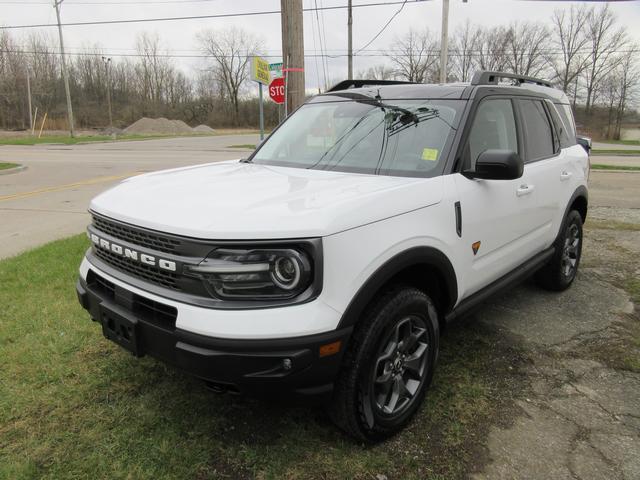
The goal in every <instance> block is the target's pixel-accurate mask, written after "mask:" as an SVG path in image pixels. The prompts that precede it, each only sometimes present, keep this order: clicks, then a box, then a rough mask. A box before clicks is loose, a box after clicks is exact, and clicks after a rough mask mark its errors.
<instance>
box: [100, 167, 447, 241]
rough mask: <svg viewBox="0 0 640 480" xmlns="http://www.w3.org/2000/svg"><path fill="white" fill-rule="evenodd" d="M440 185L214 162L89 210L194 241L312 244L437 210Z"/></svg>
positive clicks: (105, 196)
mask: <svg viewBox="0 0 640 480" xmlns="http://www.w3.org/2000/svg"><path fill="white" fill-rule="evenodd" d="M441 180H442V177H436V178H407V177H388V176H380V175H364V174H353V173H343V172H328V171H319V170H306V169H299V168H285V167H274V166H267V165H255V164H251V163H239V162H237V161H233V162H219V163H213V164H207V165H198V166H194V167H187V168H180V169H174V170H165V171H161V172H154V173H150V174H145V175H140V176H137V177H132V178H129V179H127V180H125V181H123V182H122V183H120V184H118V185H117V186H115V187H114V188H112V189H110V190H107V191H106V192H104V193H102V194H101V195H99V196H97V197H96V198H95V199H94V200H93V201H92V202H91V210H93V211H95V212H97V213H100V214H102V215H105V216H107V217H111V218H113V219H116V220H120V221H123V222H127V223H130V224H133V225H138V226H141V227H145V228H150V229H153V230H158V231H161V232H167V233H174V234H177V235H183V236H188V237H193V238H202V239H215V240H252V239H281V238H302V237H319V236H326V235H330V234H333V233H337V232H340V231H343V230H348V229H350V228H354V227H358V226H361V225H364V224H367V223H371V222H375V221H378V220H382V219H384V218H388V217H391V216H395V215H399V214H402V213H405V212H407V211H410V210H415V209H417V208H420V207H426V206H428V205H432V204H434V203H438V202H439V201H440V198H441V197H442V181H441Z"/></svg>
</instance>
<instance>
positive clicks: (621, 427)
mask: <svg viewBox="0 0 640 480" xmlns="http://www.w3.org/2000/svg"><path fill="white" fill-rule="evenodd" d="M639 212H640V210H638V209H619V208H618V209H609V208H594V209H593V210H592V211H591V212H590V216H591V218H596V219H598V220H599V221H606V222H609V223H605V224H604V227H605V228H599V225H600V224H599V223H598V221H594V222H593V223H594V225H595V227H589V226H588V224H587V229H586V231H585V243H584V250H583V262H582V266H581V271H580V274H579V277H578V279H577V281H576V283H575V284H574V285H573V286H572V288H570V289H569V290H568V291H566V292H563V293H561V294H553V293H546V292H541V291H540V290H539V289H537V288H536V287H535V286H534V285H532V284H531V283H529V284H526V285H524V286H523V287H520V288H518V289H517V290H515V291H514V292H512V293H510V294H508V295H505V296H503V297H501V298H498V299H496V300H495V301H494V302H492V303H491V305H490V306H489V307H488V308H486V309H483V310H482V311H481V312H480V313H479V314H478V315H477V316H476V317H477V320H479V321H480V322H481V323H482V324H485V325H488V326H492V327H494V328H497V329H498V331H502V332H504V333H505V335H507V336H508V337H511V338H515V339H516V340H515V342H516V343H517V344H518V345H519V346H520V347H521V348H522V349H523V352H524V356H525V357H526V362H524V364H523V365H522V366H520V367H519V372H518V373H519V374H520V375H521V376H522V385H523V386H522V392H521V395H520V397H519V398H518V399H516V400H515V402H514V403H515V407H516V409H515V412H512V413H515V415H514V417H513V418H512V420H511V422H510V423H509V425H508V426H507V427H505V426H494V427H492V428H491V429H490V431H489V435H488V438H487V449H488V455H487V457H488V463H487V464H485V465H484V466H482V467H481V468H480V469H479V471H478V472H476V473H475V474H473V476H472V477H473V478H474V479H513V478H518V479H542V478H544V479H550V478H553V479H573V480H575V479H579V480H587V479H588V480H598V479H602V480H611V479H623V480H634V479H638V478H640V396H639V395H638V392H640V362H639V361H638V359H639V358H640V326H639V325H640V316H639V315H638V311H637V309H636V308H635V306H634V303H633V299H632V295H633V296H635V298H634V299H635V301H636V302H637V301H638V286H637V284H635V283H633V282H637V279H638V277H639V276H640V262H639V261H638V255H640V216H639ZM616 221H618V222H626V224H625V225H622V226H621V225H616V228H611V222H616ZM633 285H635V287H634V286H633ZM621 287H626V290H625V289H623V288H621Z"/></svg>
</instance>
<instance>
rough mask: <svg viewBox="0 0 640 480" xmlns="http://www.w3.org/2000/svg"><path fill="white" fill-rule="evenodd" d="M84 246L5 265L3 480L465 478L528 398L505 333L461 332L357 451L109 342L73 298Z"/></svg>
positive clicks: (330, 434)
mask: <svg viewBox="0 0 640 480" xmlns="http://www.w3.org/2000/svg"><path fill="white" fill-rule="evenodd" d="M87 246H88V241H87V239H86V237H85V236H84V235H79V236H76V237H72V238H69V239H66V240H61V241H57V242H54V243H51V244H48V245H46V246H44V247H41V248H38V249H36V250H32V251H30V252H27V253H25V254H22V255H20V256H18V257H14V258H10V259H7V260H3V261H0V281H1V288H0V305H1V306H2V308H1V309H0V478H7V479H12V480H19V479H31V478H46V479H59V478H92V479H93V478H116V479H119V478H122V479H124V478H128V479H154V480H155V479H164V478H166V479H172V478H189V479H192V478H195V479H208V478H232V479H235V478H261V479H269V478H296V479H297V478H331V479H334V478H349V479H352V478H359V479H372V478H375V476H376V475H377V474H384V475H387V476H388V477H389V478H403V479H405V478H408V479H410V478H422V479H456V478H464V477H466V475H467V474H468V473H469V472H470V471H473V470H474V469H475V468H478V467H480V466H482V464H483V463H484V462H485V461H486V458H485V456H486V453H485V451H484V450H483V446H482V445H483V439H484V438H485V436H486V433H487V431H488V427H489V425H490V424H493V423H496V422H498V423H502V422H508V421H509V418H510V416H511V415H510V408H511V405H512V397H514V396H518V395H524V393H523V388H522V385H521V383H520V382H522V380H520V378H521V377H520V375H519V374H517V373H516V372H517V371H518V366H519V365H520V364H521V362H522V360H521V356H520V353H519V352H518V351H516V350H514V348H513V347H511V346H509V344H508V342H507V340H505V335H504V333H494V332H492V331H488V330H487V329H486V328H485V327H480V326H479V325H478V324H474V323H472V322H469V323H458V324H457V325H455V326H454V327H452V328H450V329H449V330H448V331H447V332H446V333H445V335H444V336H443V339H442V343H441V349H442V350H441V355H440V364H439V368H438V371H437V373H436V376H435V380H434V384H433V386H432V389H431V391H430V392H429V394H428V396H427V400H426V402H425V406H424V408H423V409H422V410H421V412H420V413H419V415H418V416H417V418H416V420H415V421H414V422H412V424H411V425H410V426H409V428H408V429H407V430H406V431H405V432H403V433H402V434H401V435H399V436H398V437H396V438H394V439H392V440H390V441H388V442H386V443H385V444H382V445H379V446H375V447H364V446H362V445H359V444H357V443H354V442H353V441H352V440H351V439H350V438H347V437H346V436H344V435H343V434H341V433H340V432H339V431H337V430H336V429H335V428H334V427H333V426H332V424H331V423H330V422H329V420H328V418H327V417H326V415H325V413H324V412H323V411H322V410H320V409H311V408H300V407H298V408H285V407H283V406H278V405H270V404H266V403H262V402H259V401H254V400H249V399H244V398H240V397H233V396H227V395H224V396H219V395H216V394H213V393H210V392H209V391H207V390H206V389H205V388H204V386H203V385H202V384H201V383H200V382H199V381H197V380H195V379H192V378H190V377H188V376H186V375H184V374H182V373H180V372H178V371H175V370H174V369H172V368H170V367H167V366H165V365H164V364H162V363H160V362H157V361H155V360H153V359H151V358H148V357H145V358H143V359H135V358H133V357H132V356H131V355H130V354H128V353H126V352H125V351H124V350H122V349H121V348H119V347H118V346H116V345H115V344H112V343H111V342H109V341H107V340H105V339H104V338H103V336H102V333H101V330H100V327H99V325H98V324H97V323H94V322H91V321H90V319H89V317H88V315H87V313H86V312H85V311H84V310H82V309H81V308H80V306H79V305H78V302H77V300H76V294H75V290H74V284H75V281H76V277H77V268H78V265H79V263H80V260H81V258H82V255H83V253H84V251H85V249H86V248H87ZM512 366H513V371H511V368H512Z"/></svg>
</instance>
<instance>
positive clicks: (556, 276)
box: [536, 210, 582, 291]
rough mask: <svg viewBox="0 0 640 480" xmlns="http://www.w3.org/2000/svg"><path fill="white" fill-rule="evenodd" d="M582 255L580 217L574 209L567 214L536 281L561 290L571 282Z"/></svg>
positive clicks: (552, 288)
mask: <svg viewBox="0 0 640 480" xmlns="http://www.w3.org/2000/svg"><path fill="white" fill-rule="evenodd" d="M581 256H582V217H581V216H580V213H579V212H578V211H576V210H572V211H570V212H569V214H568V215H567V217H566V219H565V221H564V225H563V230H562V234H561V235H559V236H558V238H557V240H556V242H555V253H554V255H553V257H552V258H551V261H550V262H549V263H548V264H547V265H546V266H545V267H543V268H542V269H541V270H540V271H539V272H538V273H537V275H536V280H537V281H538V283H539V284H540V285H541V286H542V287H544V288H546V289H548V290H554V291H562V290H565V289H567V288H569V286H570V285H571V284H572V283H573V280H574V279H575V278H576V274H577V273H578V267H579V265H580V257H581Z"/></svg>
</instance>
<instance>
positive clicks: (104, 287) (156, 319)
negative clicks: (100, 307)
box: [87, 270, 178, 330]
mask: <svg viewBox="0 0 640 480" xmlns="http://www.w3.org/2000/svg"><path fill="white" fill-rule="evenodd" d="M87 286H88V287H89V288H90V289H91V290H93V291H94V292H95V293H98V294H100V295H101V296H103V297H106V298H108V299H109V300H112V301H115V302H116V303H117V300H116V289H117V288H120V287H116V286H115V285H114V283H113V282H110V281H109V280H107V279H106V278H103V277H101V276H100V275H98V274H97V273H95V272H94V271H93V270H89V273H88V274H87ZM121 290H123V289H121ZM130 310H131V311H132V312H133V313H135V315H136V316H137V317H138V318H141V319H142V320H146V321H147V322H149V323H152V324H154V325H156V326H158V327H161V328H165V329H170V330H173V329H175V326H176V318H177V317H178V310H177V309H176V308H175V307H170V306H169V305H165V304H163V303H160V302H156V301H155V300H151V299H149V298H145V297H142V296H140V295H137V294H135V293H134V294H133V297H132V303H131V308H130Z"/></svg>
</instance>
